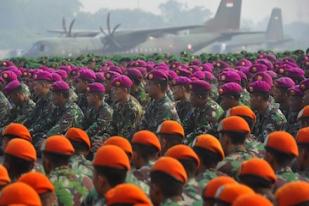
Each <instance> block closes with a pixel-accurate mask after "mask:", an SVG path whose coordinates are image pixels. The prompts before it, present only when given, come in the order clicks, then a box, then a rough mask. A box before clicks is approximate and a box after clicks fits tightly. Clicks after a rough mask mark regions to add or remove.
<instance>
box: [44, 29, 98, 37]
mask: <svg viewBox="0 0 309 206" xmlns="http://www.w3.org/2000/svg"><path fill="white" fill-rule="evenodd" d="M47 32H49V33H54V34H62V35H65V34H66V32H64V31H63V30H48V31H47ZM99 33H100V32H99V31H73V32H72V37H95V36H96V35H98V34H99Z"/></svg>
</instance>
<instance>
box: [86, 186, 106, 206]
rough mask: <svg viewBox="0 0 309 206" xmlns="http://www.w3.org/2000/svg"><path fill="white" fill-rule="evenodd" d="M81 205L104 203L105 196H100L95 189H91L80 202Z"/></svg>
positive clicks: (95, 205) (96, 205)
mask: <svg viewBox="0 0 309 206" xmlns="http://www.w3.org/2000/svg"><path fill="white" fill-rule="evenodd" d="M81 205H82V206H89V205H91V206H102V205H105V198H104V197H100V196H99V195H98V193H97V191H96V190H95V189H93V190H91V191H90V192H89V193H88V195H87V197H86V198H85V199H84V200H83V202H82V203H81Z"/></svg>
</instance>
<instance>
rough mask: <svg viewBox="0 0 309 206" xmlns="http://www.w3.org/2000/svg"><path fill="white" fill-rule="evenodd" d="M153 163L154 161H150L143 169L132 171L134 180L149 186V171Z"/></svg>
mask: <svg viewBox="0 0 309 206" xmlns="http://www.w3.org/2000/svg"><path fill="white" fill-rule="evenodd" d="M154 163H155V161H153V160H151V161H149V162H148V164H147V165H144V166H143V167H141V168H139V169H135V170H133V171H132V173H133V174H134V176H135V177H136V179H138V180H139V181H142V182H144V183H145V184H147V185H149V184H150V171H151V168H152V166H153V165H154Z"/></svg>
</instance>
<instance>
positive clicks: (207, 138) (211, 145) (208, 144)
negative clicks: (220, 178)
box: [193, 134, 225, 159]
mask: <svg viewBox="0 0 309 206" xmlns="http://www.w3.org/2000/svg"><path fill="white" fill-rule="evenodd" d="M193 147H200V148H203V149H207V150H210V151H212V152H215V153H218V154H219V155H220V156H221V157H222V159H224V157H225V155H224V151H223V148H222V145H221V143H220V142H219V140H218V139H217V138H216V137H214V136H212V135H210V134H202V135H199V136H197V137H196V138H195V142H194V144H193Z"/></svg>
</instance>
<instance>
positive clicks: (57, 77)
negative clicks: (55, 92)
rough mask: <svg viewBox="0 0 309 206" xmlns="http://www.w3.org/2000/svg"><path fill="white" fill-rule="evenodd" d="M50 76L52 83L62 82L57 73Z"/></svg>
mask: <svg viewBox="0 0 309 206" xmlns="http://www.w3.org/2000/svg"><path fill="white" fill-rule="evenodd" d="M51 76H52V79H53V82H57V81H61V80H63V79H62V78H61V76H60V75H59V74H58V73H55V72H54V73H52V74H51Z"/></svg>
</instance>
